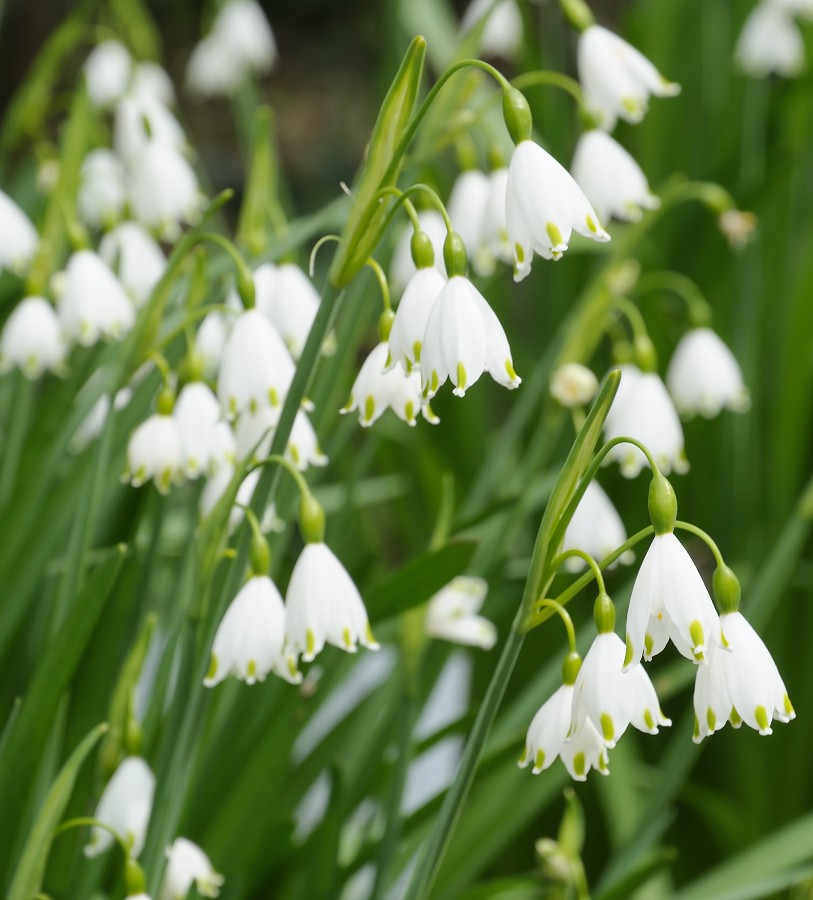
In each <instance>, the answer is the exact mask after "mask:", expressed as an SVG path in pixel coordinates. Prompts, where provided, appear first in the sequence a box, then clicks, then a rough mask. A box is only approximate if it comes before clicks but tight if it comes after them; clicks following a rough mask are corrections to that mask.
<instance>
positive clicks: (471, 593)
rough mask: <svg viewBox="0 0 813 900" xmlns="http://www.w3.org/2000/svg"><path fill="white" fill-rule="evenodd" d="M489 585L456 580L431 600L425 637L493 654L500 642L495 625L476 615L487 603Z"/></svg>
mask: <svg viewBox="0 0 813 900" xmlns="http://www.w3.org/2000/svg"><path fill="white" fill-rule="evenodd" d="M487 592H488V584H487V583H486V582H485V581H484V580H483V579H482V578H472V577H466V576H459V577H458V578H453V579H452V580H451V581H450V582H449V584H447V585H446V587H444V588H442V589H441V590H440V591H438V593H437V594H435V595H434V596H433V597H432V598H431V599H430V600H429V605H428V607H427V610H426V624H425V627H426V633H427V634H428V635H429V636H430V637H434V638H440V639H441V640H444V641H452V642H454V643H456V644H465V645H467V646H471V647H482V648H483V650H490V649H491V648H492V647H493V646H494V644H495V643H496V642H497V629H496V628H495V627H494V623H493V622H490V621H489V620H488V619H486V618H484V617H483V616H479V615H477V613H478V612H479V611H480V607H481V606H482V605H483V602H484V601H485V599H486V593H487Z"/></svg>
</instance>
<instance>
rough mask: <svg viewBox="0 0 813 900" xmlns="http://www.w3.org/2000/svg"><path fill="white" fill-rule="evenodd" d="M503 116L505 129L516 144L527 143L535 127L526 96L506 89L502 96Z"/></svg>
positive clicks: (513, 89) (514, 89) (512, 89)
mask: <svg viewBox="0 0 813 900" xmlns="http://www.w3.org/2000/svg"><path fill="white" fill-rule="evenodd" d="M502 114H503V118H504V119H505V127H506V128H507V129H508V134H510V135H511V140H512V141H513V142H514V143H515V144H520V143H522V141H527V140H528V139H529V138H530V136H531V132H532V131H533V127H534V120H533V116H532V115H531V107H530V106H528V101H527V100H526V99H525V95H524V94H523V93H522V92H521V91H518V90H517V89H516V88H506V89H505V90H504V91H503V95H502Z"/></svg>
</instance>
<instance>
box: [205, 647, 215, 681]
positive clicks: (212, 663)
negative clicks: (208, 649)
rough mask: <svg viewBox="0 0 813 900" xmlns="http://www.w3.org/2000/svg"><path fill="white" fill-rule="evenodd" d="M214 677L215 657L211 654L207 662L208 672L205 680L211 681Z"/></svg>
mask: <svg viewBox="0 0 813 900" xmlns="http://www.w3.org/2000/svg"><path fill="white" fill-rule="evenodd" d="M215 675H217V657H216V656H215V654H214V653H213V654H212V658H211V660H210V661H209V671H208V672H207V673H206V680H207V681H211V680H212V679H213V678H214V677H215Z"/></svg>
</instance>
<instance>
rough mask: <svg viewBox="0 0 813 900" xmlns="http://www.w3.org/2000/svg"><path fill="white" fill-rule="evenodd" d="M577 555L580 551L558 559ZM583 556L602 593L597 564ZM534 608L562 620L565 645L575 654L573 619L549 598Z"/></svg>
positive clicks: (602, 579) (602, 585) (601, 581)
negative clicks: (546, 610) (547, 611)
mask: <svg viewBox="0 0 813 900" xmlns="http://www.w3.org/2000/svg"><path fill="white" fill-rule="evenodd" d="M577 553H578V554H580V555H581V553H582V551H581V550H577V551H575V552H573V551H569V554H562V556H561V557H558V559H562V560H563V559H564V558H565V557H566V556H567V555H570V556H575V555H576V554H577ZM584 556H585V558H586V559H589V560H590V563H591V566H590V568H591V569H592V568H593V567H594V566H595V568H594V569H593V574H594V575H595V577H596V580H597V581H598V582H599V584H600V585H601V590H602V593H603V592H604V578H603V576H602V574H601V569H599V567H598V563H596V561H595V560H594V559H593V557H592V556H589V555H588V554H584ZM534 606H535V607H536V608H537V609H549V610H551V611H552V612H555V613H556V614H557V615H558V616H559V618H560V619H561V620H562V623H563V624H564V626H565V631H567V643H568V646H569V647H570V652H571V653H575V652H576V629H575V628H574V627H573V619H571V618H570V613H569V612H568V611H567V610H566V609H565V608H564V606H562V604H561V603H558V602H557V601H556V600H551V599H550V598H549V597H545V598H544V599H543V600H537V601H536V603H535V604H534Z"/></svg>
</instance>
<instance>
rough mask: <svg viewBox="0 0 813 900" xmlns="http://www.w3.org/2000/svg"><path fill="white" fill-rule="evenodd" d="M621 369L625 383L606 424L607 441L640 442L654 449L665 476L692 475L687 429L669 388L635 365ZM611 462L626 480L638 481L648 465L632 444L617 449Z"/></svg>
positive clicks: (617, 395)
mask: <svg viewBox="0 0 813 900" xmlns="http://www.w3.org/2000/svg"><path fill="white" fill-rule="evenodd" d="M620 368H621V370H622V376H621V383H620V385H619V388H618V393H617V394H616V397H615V400H614V401H613V405H612V406H611V407H610V412H609V414H608V416H607V419H606V421H605V423H604V437H605V439H606V440H608V441H609V440H612V439H613V438H616V437H622V436H624V437H632V438H636V439H637V440H639V441H641V442H642V443H644V444H645V445H646V446H647V447H648V448H649V449H650V451H651V452H652V455H653V456H654V457H655V462H656V463H657V464H658V466H659V468H660V469H661V471H662V472H663V473H664V474H665V475H668V474H669V473H670V472H672V471H674V472H677V473H679V474H683V473H685V472H688V470H689V462H688V460H687V459H686V452H685V449H684V445H683V428H682V427H681V424H680V418H679V417H678V414H677V410H676V409H675V404H674V403H673V402H672V398H671V397H670V396H669V393H668V391H667V390H666V385H664V383H663V381H661V378H660V376H659V375H657V374H656V373H655V372H642V371H641V370H640V369H638V368H637V367H636V366H633V365H623V366H620ZM607 459H608V461H609V460H617V461H618V463H619V464H620V467H621V474H622V475H624V476H625V477H626V478H634V477H635V476H636V475H638V474H639V472H641V471H642V469H644V468H645V467H646V466H647V465H648V463H647V461H646V457H645V456H644V454H643V453H642V452H641V451H640V450H639V449H638V448H637V447H634V446H633V445H631V444H619V445H618V446H617V447H613V449H612V450H611V451H610V452H609V453H608V454H607Z"/></svg>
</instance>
